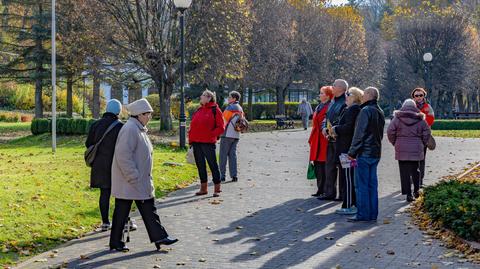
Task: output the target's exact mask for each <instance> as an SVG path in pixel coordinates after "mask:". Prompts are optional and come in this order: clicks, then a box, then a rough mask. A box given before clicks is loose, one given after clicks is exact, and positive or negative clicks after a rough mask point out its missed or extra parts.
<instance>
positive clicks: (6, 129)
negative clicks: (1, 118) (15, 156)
mask: <svg viewBox="0 0 480 269" xmlns="http://www.w3.org/2000/svg"><path fill="white" fill-rule="evenodd" d="M30 124H31V123H30V122H0V135H2V134H8V133H18V132H29V131H30Z"/></svg>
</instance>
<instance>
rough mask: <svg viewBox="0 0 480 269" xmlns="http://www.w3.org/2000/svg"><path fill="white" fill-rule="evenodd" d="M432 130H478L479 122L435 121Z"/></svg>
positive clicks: (479, 128)
mask: <svg viewBox="0 0 480 269" xmlns="http://www.w3.org/2000/svg"><path fill="white" fill-rule="evenodd" d="M432 129H433V130H480V120H436V121H435V123H434V124H433V126H432Z"/></svg>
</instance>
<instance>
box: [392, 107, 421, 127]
mask: <svg viewBox="0 0 480 269" xmlns="http://www.w3.org/2000/svg"><path fill="white" fill-rule="evenodd" d="M393 115H394V116H395V117H396V118H398V120H400V121H401V122H403V123H404V124H405V125H407V126H412V125H414V124H416V123H418V122H419V121H422V120H425V114H423V113H422V112H420V110H419V109H418V108H416V107H402V108H401V109H400V110H397V111H395V112H393Z"/></svg>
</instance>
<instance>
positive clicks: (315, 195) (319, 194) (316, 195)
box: [312, 191, 324, 197]
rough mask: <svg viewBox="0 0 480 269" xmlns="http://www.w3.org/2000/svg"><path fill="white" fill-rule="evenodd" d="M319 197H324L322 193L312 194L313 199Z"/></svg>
mask: <svg viewBox="0 0 480 269" xmlns="http://www.w3.org/2000/svg"><path fill="white" fill-rule="evenodd" d="M321 195H324V193H320V192H318V191H317V192H316V193H314V194H312V196H313V197H320V196H321Z"/></svg>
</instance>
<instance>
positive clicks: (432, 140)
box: [427, 135, 437, 150]
mask: <svg viewBox="0 0 480 269" xmlns="http://www.w3.org/2000/svg"><path fill="white" fill-rule="evenodd" d="M436 147H437V142H436V141H435V138H434V137H433V135H430V137H429V138H428V142H427V148H428V149H429V150H435V148H436Z"/></svg>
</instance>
